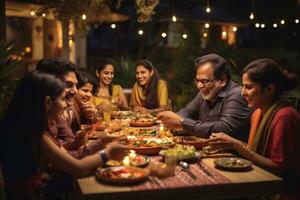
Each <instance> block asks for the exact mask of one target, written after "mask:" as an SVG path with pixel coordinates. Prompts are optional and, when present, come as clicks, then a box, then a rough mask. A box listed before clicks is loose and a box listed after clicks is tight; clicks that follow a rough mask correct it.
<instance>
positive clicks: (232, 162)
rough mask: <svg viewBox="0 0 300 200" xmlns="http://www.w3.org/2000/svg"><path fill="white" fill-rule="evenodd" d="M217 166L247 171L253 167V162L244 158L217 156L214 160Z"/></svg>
mask: <svg viewBox="0 0 300 200" xmlns="http://www.w3.org/2000/svg"><path fill="white" fill-rule="evenodd" d="M214 164H215V166H216V167H217V168H220V169H224V170H230V171H245V170H250V169H251V168H252V165H253V163H252V162H251V161H249V160H246V159H243V158H236V157H234V158H217V159H215V160H214Z"/></svg>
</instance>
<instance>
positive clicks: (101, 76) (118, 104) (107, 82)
mask: <svg viewBox="0 0 300 200" xmlns="http://www.w3.org/2000/svg"><path fill="white" fill-rule="evenodd" d="M115 66H116V65H115V62H114V61H113V60H112V59H108V58H105V59H103V60H101V61H100V63H99V64H98V65H97V67H96V71H95V73H96V77H97V80H98V86H97V87H96V88H95V89H94V91H93V93H94V95H93V97H92V99H91V101H92V103H94V105H95V106H96V107H97V109H98V110H103V108H104V107H106V106H107V105H110V104H112V105H113V107H114V109H115V110H128V103H127V100H126V97H125V95H124V92H123V89H122V87H121V86H120V85H115V84H112V81H113V78H114V68H115Z"/></svg>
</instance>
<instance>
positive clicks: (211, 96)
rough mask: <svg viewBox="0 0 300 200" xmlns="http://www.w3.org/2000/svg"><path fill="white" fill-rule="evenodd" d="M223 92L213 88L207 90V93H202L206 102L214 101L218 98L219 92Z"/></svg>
mask: <svg viewBox="0 0 300 200" xmlns="http://www.w3.org/2000/svg"><path fill="white" fill-rule="evenodd" d="M220 91H221V88H217V87H215V88H212V89H207V90H205V91H201V95H202V97H203V99H204V100H206V101H213V100H215V99H216V98H217V96H218V94H219V92H220Z"/></svg>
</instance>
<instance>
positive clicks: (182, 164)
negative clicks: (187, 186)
mask: <svg viewBox="0 0 300 200" xmlns="http://www.w3.org/2000/svg"><path fill="white" fill-rule="evenodd" d="M179 166H180V167H181V168H182V170H183V171H185V172H186V173H187V174H188V175H189V176H190V177H191V178H192V179H197V176H195V174H193V173H192V172H191V171H190V165H189V164H188V163H187V162H184V161H180V162H179Z"/></svg>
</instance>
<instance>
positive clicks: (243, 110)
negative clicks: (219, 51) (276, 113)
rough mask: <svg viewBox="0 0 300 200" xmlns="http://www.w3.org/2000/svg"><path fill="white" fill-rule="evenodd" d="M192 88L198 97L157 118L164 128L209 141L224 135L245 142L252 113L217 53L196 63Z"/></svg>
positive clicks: (224, 62) (228, 68) (203, 57)
mask: <svg viewBox="0 0 300 200" xmlns="http://www.w3.org/2000/svg"><path fill="white" fill-rule="evenodd" d="M195 67H196V79H195V85H196V86H197V88H198V89H199V90H200V92H199V93H198V95H197V96H196V97H195V98H194V99H193V100H192V101H191V102H190V103H189V104H188V105H187V106H186V107H185V108H183V109H182V110H180V111H179V112H178V113H177V114H176V113H174V112H171V111H165V112H162V113H160V114H159V115H158V119H160V120H161V121H162V122H163V124H164V125H165V126H166V127H169V128H183V130H184V131H185V132H188V133H191V134H193V135H196V136H199V137H206V138H208V137H209V136H210V134H211V133H215V132H225V133H227V134H229V135H231V136H233V137H235V138H238V139H241V140H244V141H246V140H247V138H248V132H249V121H250V116H251V112H250V110H249V108H248V106H247V102H246V100H245V99H244V97H243V96H242V95H241V89H242V88H241V86H239V85H238V84H236V83H235V82H233V81H232V80H231V72H230V65H229V64H228V62H227V61H226V60H225V59H224V58H222V57H220V56H219V55H216V54H209V55H205V56H202V57H199V58H198V59H196V61H195Z"/></svg>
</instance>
